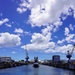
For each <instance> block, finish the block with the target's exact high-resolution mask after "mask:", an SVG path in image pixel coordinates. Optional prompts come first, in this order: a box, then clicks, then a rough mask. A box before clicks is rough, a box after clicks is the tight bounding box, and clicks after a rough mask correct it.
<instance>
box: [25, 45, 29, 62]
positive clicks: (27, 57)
mask: <svg viewBox="0 0 75 75" xmlns="http://www.w3.org/2000/svg"><path fill="white" fill-rule="evenodd" d="M25 47H26V58H25V59H26V62H28V59H29V56H28V52H27V46H26V45H25Z"/></svg>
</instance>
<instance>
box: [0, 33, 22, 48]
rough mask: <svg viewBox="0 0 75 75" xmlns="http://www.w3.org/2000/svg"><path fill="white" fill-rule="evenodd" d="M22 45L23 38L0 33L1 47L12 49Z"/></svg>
mask: <svg viewBox="0 0 75 75" xmlns="http://www.w3.org/2000/svg"><path fill="white" fill-rule="evenodd" d="M20 44H21V38H20V37H19V36H18V35H15V34H10V33H8V32H6V33H0V47H12V46H18V45H20Z"/></svg>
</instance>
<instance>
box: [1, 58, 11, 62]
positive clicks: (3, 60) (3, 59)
mask: <svg viewBox="0 0 75 75" xmlns="http://www.w3.org/2000/svg"><path fill="white" fill-rule="evenodd" d="M11 61H12V60H11V57H0V62H11Z"/></svg>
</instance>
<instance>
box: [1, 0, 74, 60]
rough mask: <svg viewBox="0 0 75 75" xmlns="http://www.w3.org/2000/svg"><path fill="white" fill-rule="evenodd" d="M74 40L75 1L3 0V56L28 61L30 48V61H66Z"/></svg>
mask: <svg viewBox="0 0 75 75" xmlns="http://www.w3.org/2000/svg"><path fill="white" fill-rule="evenodd" d="M74 43H75V1H74V0H47V1H46V0H0V56H10V57H11V58H12V59H14V60H21V59H23V60H25V56H26V54H25V50H26V47H27V50H28V54H29V58H30V60H32V59H34V56H38V57H39V59H40V60H44V59H52V56H53V55H60V56H61V59H66V60H67V58H66V54H67V50H70V51H71V50H72V48H73V44H74ZM25 45H26V47H25ZM74 58H75V51H74V52H73V55H72V59H74Z"/></svg>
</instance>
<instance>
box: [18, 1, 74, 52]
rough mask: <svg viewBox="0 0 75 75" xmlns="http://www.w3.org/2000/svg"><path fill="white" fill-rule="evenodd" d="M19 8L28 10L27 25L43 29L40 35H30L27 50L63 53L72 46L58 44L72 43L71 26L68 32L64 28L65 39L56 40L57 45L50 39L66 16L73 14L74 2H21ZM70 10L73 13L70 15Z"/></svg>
mask: <svg viewBox="0 0 75 75" xmlns="http://www.w3.org/2000/svg"><path fill="white" fill-rule="evenodd" d="M19 8H21V9H22V8H25V9H27V10H30V15H29V20H28V23H30V24H31V26H32V27H35V26H38V27H41V26H43V27H44V28H43V29H42V30H41V33H33V34H32V37H31V40H30V42H31V44H27V47H28V50H39V51H44V52H47V53H48V52H63V53H65V52H66V51H67V48H69V47H70V46H72V45H71V44H68V45H62V46H59V44H62V43H63V42H65V41H66V42H68V43H70V42H72V41H73V42H74V36H73V35H72V34H70V30H71V29H72V26H70V27H71V29H70V30H69V28H68V27H66V28H65V31H64V32H65V33H64V35H65V38H64V39H62V40H58V41H57V44H56V43H55V42H54V41H53V39H52V33H54V32H56V31H57V30H58V29H59V27H60V26H61V25H62V24H63V21H62V20H65V19H66V18H67V16H68V15H71V14H73V13H74V14H75V1H74V0H28V1H27V0H22V3H21V4H19ZM71 9H72V10H73V13H71ZM24 12H25V11H24ZM22 13H23V11H22ZM74 14H73V16H74ZM70 35H71V36H70ZM57 37H58V36H57ZM69 40H71V41H69ZM22 48H24V46H22Z"/></svg>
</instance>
